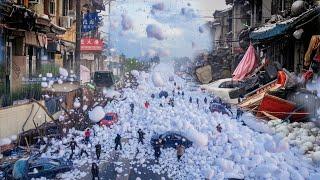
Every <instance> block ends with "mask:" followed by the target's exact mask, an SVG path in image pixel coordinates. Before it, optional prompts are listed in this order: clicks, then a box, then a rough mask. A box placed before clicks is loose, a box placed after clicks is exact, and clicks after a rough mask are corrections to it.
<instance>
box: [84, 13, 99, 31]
mask: <svg viewBox="0 0 320 180" xmlns="http://www.w3.org/2000/svg"><path fill="white" fill-rule="evenodd" d="M100 21H101V20H100V16H98V12H89V13H86V14H85V15H84V16H83V20H82V32H89V31H93V30H96V29H97V28H98V25H99V23H100Z"/></svg>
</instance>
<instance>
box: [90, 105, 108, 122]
mask: <svg viewBox="0 0 320 180" xmlns="http://www.w3.org/2000/svg"><path fill="white" fill-rule="evenodd" d="M104 116H105V112H104V110H103V107H102V106H97V107H95V108H94V109H93V110H91V111H89V119H90V120H91V121H93V122H96V123H97V122H99V121H100V120H101V119H103V118H104Z"/></svg>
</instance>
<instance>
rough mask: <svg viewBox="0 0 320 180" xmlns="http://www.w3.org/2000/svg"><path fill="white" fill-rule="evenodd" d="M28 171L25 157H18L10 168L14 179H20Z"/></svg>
mask: <svg viewBox="0 0 320 180" xmlns="http://www.w3.org/2000/svg"><path fill="white" fill-rule="evenodd" d="M27 171H28V161H27V160H26V159H20V160H18V161H17V162H15V164H14V166H13V170H12V174H13V177H14V178H15V179H22V178H24V177H25V176H26V174H27Z"/></svg>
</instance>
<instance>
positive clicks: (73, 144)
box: [68, 138, 79, 159]
mask: <svg viewBox="0 0 320 180" xmlns="http://www.w3.org/2000/svg"><path fill="white" fill-rule="evenodd" d="M76 146H77V147H79V146H78V144H77V142H76V141H75V140H74V138H71V141H70V142H69V146H68V147H70V148H71V154H70V157H69V159H72V157H73V155H74V150H75V149H76Z"/></svg>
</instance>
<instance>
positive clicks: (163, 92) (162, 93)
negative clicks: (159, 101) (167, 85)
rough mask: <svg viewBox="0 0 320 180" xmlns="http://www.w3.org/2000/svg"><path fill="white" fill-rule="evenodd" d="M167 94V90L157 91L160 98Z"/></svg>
mask: <svg viewBox="0 0 320 180" xmlns="http://www.w3.org/2000/svg"><path fill="white" fill-rule="evenodd" d="M168 96H169V94H168V92H167V91H161V92H160V93H159V98H162V97H165V98H167V97H168Z"/></svg>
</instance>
